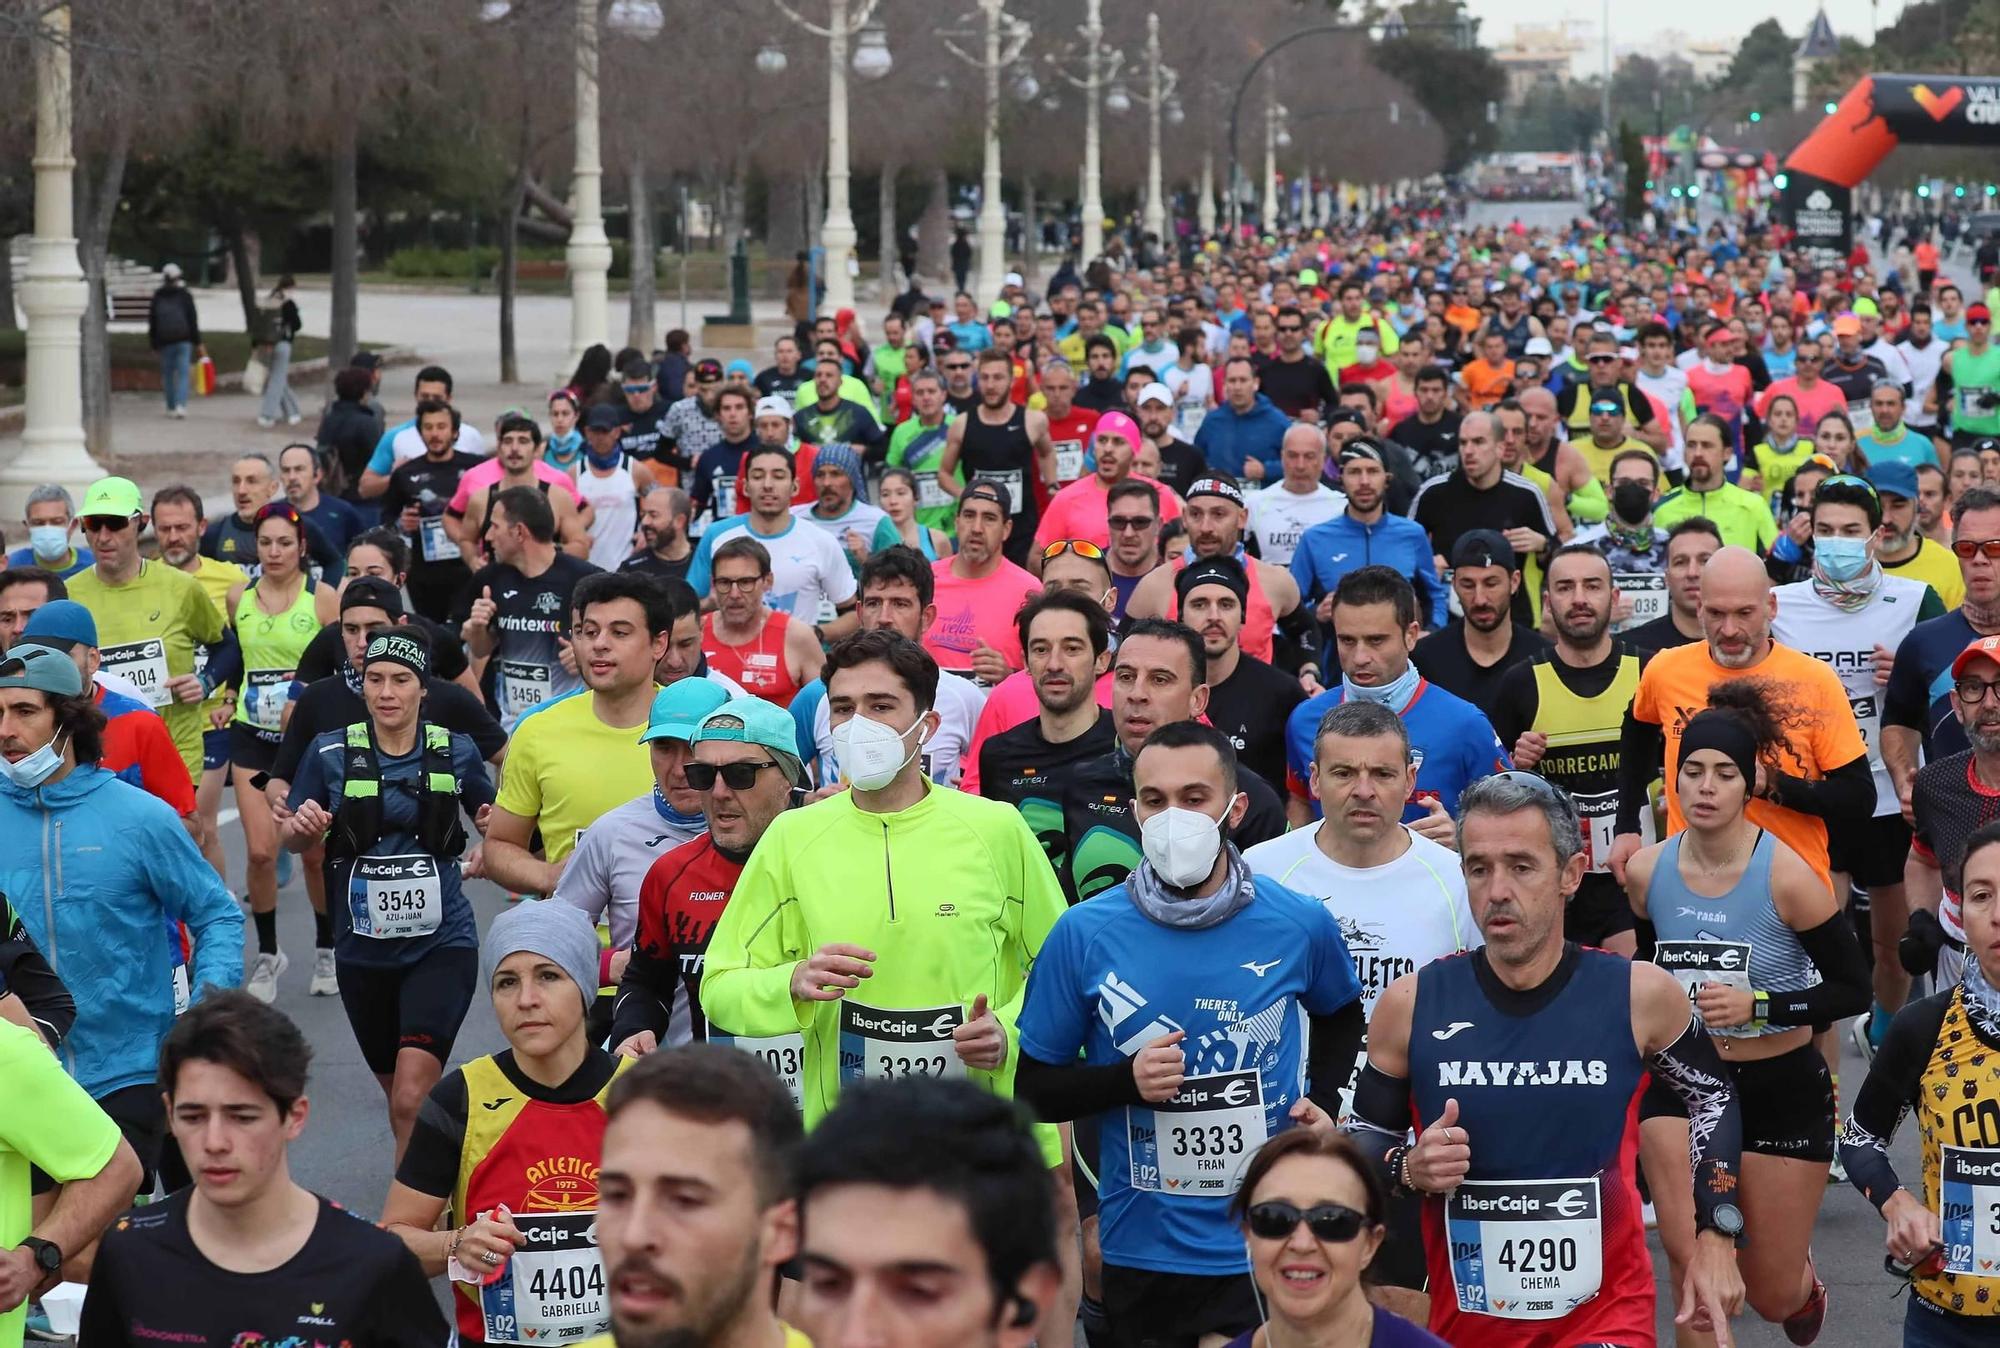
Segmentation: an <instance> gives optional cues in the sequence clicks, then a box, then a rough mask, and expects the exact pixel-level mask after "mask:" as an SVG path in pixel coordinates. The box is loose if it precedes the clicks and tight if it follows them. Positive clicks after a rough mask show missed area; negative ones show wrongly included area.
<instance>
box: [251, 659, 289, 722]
mask: <svg viewBox="0 0 2000 1348" xmlns="http://www.w3.org/2000/svg"><path fill="white" fill-rule="evenodd" d="M291 691H292V671H291V670H289V669H253V670H251V671H250V672H249V673H247V674H245V675H244V676H243V719H244V720H245V721H246V722H248V723H249V724H251V725H253V726H255V727H257V729H259V730H268V731H271V732H272V733H273V734H275V733H277V732H278V731H280V730H283V729H284V728H285V703H286V702H287V701H289V700H290V697H291Z"/></svg>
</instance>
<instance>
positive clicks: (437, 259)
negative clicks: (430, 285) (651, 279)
mask: <svg viewBox="0 0 2000 1348" xmlns="http://www.w3.org/2000/svg"><path fill="white" fill-rule="evenodd" d="M563 255H564V250H563V249H561V248H559V247H555V246H553V245H537V246H535V247H531V248H530V247H524V248H522V249H520V250H519V256H520V258H521V260H522V261H523V262H526V261H530V260H533V261H543V262H560V261H562V260H563ZM499 265H500V250H499V248H497V247H482V248H399V249H397V250H396V251H395V252H393V253H391V254H389V259H388V263H387V267H388V271H389V274H390V275H391V276H394V277H398V278H401V279H403V280H429V279H433V278H439V277H442V278H445V279H447V280H460V281H484V280H485V279H486V278H487V277H489V276H491V275H492V274H493V269H494V268H496V267H498V266H499ZM611 275H612V276H613V278H615V279H620V280H622V279H625V278H626V277H629V276H630V275H631V250H630V248H628V247H627V245H626V244H625V243H623V242H622V241H619V240H616V239H614V240H612V243H611Z"/></svg>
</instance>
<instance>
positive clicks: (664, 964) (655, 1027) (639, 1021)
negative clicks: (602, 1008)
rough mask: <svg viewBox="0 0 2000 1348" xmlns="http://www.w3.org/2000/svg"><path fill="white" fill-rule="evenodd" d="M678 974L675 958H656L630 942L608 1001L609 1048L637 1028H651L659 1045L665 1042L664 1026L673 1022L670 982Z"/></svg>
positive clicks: (637, 1029) (675, 978) (672, 998)
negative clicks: (628, 956)
mask: <svg viewBox="0 0 2000 1348" xmlns="http://www.w3.org/2000/svg"><path fill="white" fill-rule="evenodd" d="M679 977H680V964H679V961H678V960H676V959H673V958H668V959H660V958H658V957H657V956H655V955H653V954H650V953H648V950H647V947H645V946H642V945H634V946H633V947H632V958H631V959H630V961H629V962H627V964H626V965H625V976H624V977H623V978H621V979H619V980H618V997H617V1000H616V1001H614V1002H613V1003H612V1009H611V1038H610V1039H609V1041H608V1042H609V1043H610V1045H611V1046H612V1047H613V1048H617V1047H618V1045H620V1044H622V1043H624V1042H625V1041H626V1040H627V1039H630V1038H631V1037H632V1036H633V1035H635V1034H637V1033H639V1031H641V1030H651V1031H652V1032H653V1038H654V1039H655V1040H656V1041H657V1042H659V1043H660V1044H665V1043H666V1042H667V1028H668V1026H670V1025H671V1024H673V1018H674V1016H673V1006H674V983H675V981H676V980H677V979H679Z"/></svg>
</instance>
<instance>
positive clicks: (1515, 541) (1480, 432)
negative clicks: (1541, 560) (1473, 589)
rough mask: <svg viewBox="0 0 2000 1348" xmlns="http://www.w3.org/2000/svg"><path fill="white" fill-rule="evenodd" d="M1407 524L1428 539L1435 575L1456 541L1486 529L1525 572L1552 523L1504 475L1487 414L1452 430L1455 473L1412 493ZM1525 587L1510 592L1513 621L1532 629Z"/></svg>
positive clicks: (1550, 534)
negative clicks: (1455, 436)
mask: <svg viewBox="0 0 2000 1348" xmlns="http://www.w3.org/2000/svg"><path fill="white" fill-rule="evenodd" d="M1410 518H1411V519H1413V520H1415V521H1416V522H1417V523H1418V524H1420V525H1422V526H1423V529H1424V532H1425V533H1427V534H1429V535H1430V540H1431V552H1432V553H1433V554H1434V555H1435V557H1436V559H1437V568H1438V570H1439V571H1440V572H1442V571H1444V570H1445V567H1446V566H1447V562H1446V560H1445V559H1446V558H1448V557H1450V556H1451V554H1452V549H1453V548H1454V547H1455V546H1456V545H1457V543H1458V540H1459V539H1460V538H1461V537H1463V536H1464V535H1466V534H1468V533H1470V532H1471V531H1472V530H1474V529H1491V530H1492V531H1493V532H1495V533H1497V534H1499V535H1501V536H1502V537H1504V538H1505V539H1506V540H1507V546H1508V547H1510V548H1512V549H1513V550H1514V554H1515V556H1517V557H1519V558H1520V559H1521V561H1522V565H1523V567H1524V568H1525V566H1526V564H1527V561H1528V559H1529V558H1531V557H1538V556H1540V555H1541V554H1542V553H1543V552H1545V551H1547V549H1548V547H1549V543H1550V541H1551V540H1552V539H1554V538H1555V537H1556V520H1555V515H1554V513H1553V512H1552V511H1551V510H1550V509H1549V498H1548V497H1546V496H1544V495H1543V494H1542V490H1541V488H1539V487H1537V486H1536V485H1535V484H1534V483H1532V482H1530V481H1528V479H1526V478H1525V477H1522V476H1521V475H1520V474H1518V473H1510V472H1508V471H1507V465H1506V462H1505V460H1503V459H1502V458H1501V455H1500V423H1499V422H1498V421H1497V420H1496V419H1495V418H1494V416H1493V414H1492V413H1490V412H1471V413H1468V414H1467V415H1466V418H1465V420H1464V421H1462V422H1460V423H1459V427H1458V467H1456V468H1454V469H1453V470H1452V471H1451V472H1449V473H1440V474H1439V475H1438V476H1436V477H1434V478H1432V479H1430V481H1428V482H1426V483H1424V485H1423V486H1421V487H1419V488H1417V495H1416V499H1415V500H1413V501H1411V503H1410ZM1529 600H1530V597H1529V590H1528V586H1526V585H1523V586H1521V587H1520V588H1519V589H1517V590H1515V591H1514V597H1513V600H1512V603H1511V607H1512V611H1513V616H1514V621H1515V622H1517V623H1521V624H1522V625H1523V626H1533V625H1534V621H1535V615H1534V613H1533V611H1532V609H1531V608H1530V602H1529Z"/></svg>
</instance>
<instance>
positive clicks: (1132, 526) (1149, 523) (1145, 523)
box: [1105, 515, 1158, 534]
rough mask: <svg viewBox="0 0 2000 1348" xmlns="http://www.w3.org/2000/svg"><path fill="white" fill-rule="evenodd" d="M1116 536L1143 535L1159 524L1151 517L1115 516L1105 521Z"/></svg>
mask: <svg viewBox="0 0 2000 1348" xmlns="http://www.w3.org/2000/svg"><path fill="white" fill-rule="evenodd" d="M1105 523H1106V524H1108V525H1110V526H1111V532H1112V533H1114V534H1125V533H1143V532H1145V531H1146V530H1147V529H1150V528H1152V527H1153V525H1154V524H1156V523H1158V521H1156V520H1155V519H1154V518H1153V517H1152V516H1151V515H1113V516H1111V517H1110V518H1109V519H1107V520H1105Z"/></svg>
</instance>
